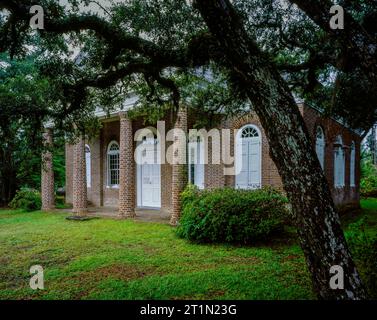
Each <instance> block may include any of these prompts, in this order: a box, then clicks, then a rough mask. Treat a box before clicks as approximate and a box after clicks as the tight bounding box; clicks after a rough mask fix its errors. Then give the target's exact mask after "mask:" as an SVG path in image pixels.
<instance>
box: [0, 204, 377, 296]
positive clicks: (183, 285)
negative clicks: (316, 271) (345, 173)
mask: <svg viewBox="0 0 377 320" xmlns="http://www.w3.org/2000/svg"><path fill="white" fill-rule="evenodd" d="M363 207H364V214H367V215H369V216H370V217H371V218H372V219H371V223H372V224H373V223H376V221H377V200H374V199H373V200H366V201H363ZM68 214H69V213H66V212H64V213H41V212H35V213H24V212H20V211H9V210H8V211H5V210H2V211H0V299H35V298H38V299H311V298H314V296H313V294H312V292H311V286H310V280H309V276H308V273H307V271H306V266H305V263H304V259H303V255H302V252H301V249H300V248H299V246H298V245H297V244H296V241H295V240H294V237H288V238H284V239H282V240H280V241H278V242H274V243H270V244H269V245H268V246H267V245H264V246H262V245H257V246H254V247H236V246H226V245H196V244H191V243H188V242H186V241H184V240H181V239H178V238H177V237H176V235H175V232H174V229H173V228H171V227H169V226H168V225H166V224H162V223H150V222H140V221H124V220H112V219H94V220H90V221H85V222H77V221H67V220H66V219H65V217H66V216H67V215H68ZM359 214H360V213H359ZM358 217H359V215H358V216H351V217H346V220H347V219H348V220H349V221H345V225H347V223H348V222H351V221H354V220H357V219H358ZM36 264H39V265H42V266H43V268H44V270H45V290H42V291H33V290H31V289H30V288H29V279H30V274H29V268H30V266H32V265H36Z"/></svg>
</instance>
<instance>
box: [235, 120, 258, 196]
mask: <svg viewBox="0 0 377 320" xmlns="http://www.w3.org/2000/svg"><path fill="white" fill-rule="evenodd" d="M247 128H252V129H254V130H255V131H256V132H257V134H258V139H259V141H258V144H259V148H258V153H259V160H258V161H259V164H258V165H259V181H257V183H255V184H254V185H250V184H249V183H248V186H247V187H245V186H243V185H241V184H240V183H239V173H240V172H241V170H240V167H242V139H243V138H242V135H243V132H244V131H245V130H246V129H247ZM235 155H236V159H235V160H236V172H237V173H238V174H237V175H236V177H235V187H236V189H259V188H262V133H261V131H260V129H259V128H258V127H257V126H255V125H253V124H247V125H245V126H243V127H242V128H240V129H239V130H238V132H237V136H236V150H235Z"/></svg>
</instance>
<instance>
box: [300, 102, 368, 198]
mask: <svg viewBox="0 0 377 320" xmlns="http://www.w3.org/2000/svg"><path fill="white" fill-rule="evenodd" d="M300 111H301V114H302V115H303V117H304V120H305V123H306V125H307V127H308V130H309V134H310V136H311V138H312V141H313V147H314V148H315V139H316V137H315V136H316V130H317V127H318V126H321V128H322V129H323V131H324V134H325V141H326V146H325V167H324V170H325V174H326V177H327V180H328V182H329V185H330V187H331V191H332V194H333V198H334V201H335V203H336V204H337V205H344V204H358V203H359V200H360V194H359V187H360V144H361V139H360V137H359V136H358V135H357V134H356V133H354V132H353V131H351V130H349V129H347V128H346V127H344V126H343V125H341V124H340V123H338V122H337V121H335V120H332V119H328V118H325V117H323V116H322V115H321V114H320V113H319V112H318V111H316V110H315V109H313V108H311V107H308V106H304V105H300ZM338 135H340V136H341V137H342V140H343V146H345V164H346V169H345V187H343V188H335V187H334V141H335V139H336V137H337V136H338ZM352 141H354V142H355V147H356V161H355V164H356V169H355V187H350V150H351V149H350V147H351V144H352Z"/></svg>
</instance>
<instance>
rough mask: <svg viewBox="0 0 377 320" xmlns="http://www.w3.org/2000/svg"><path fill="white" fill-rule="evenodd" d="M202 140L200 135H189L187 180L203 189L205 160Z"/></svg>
mask: <svg viewBox="0 0 377 320" xmlns="http://www.w3.org/2000/svg"><path fill="white" fill-rule="evenodd" d="M204 152H205V150H204V141H203V137H202V136H200V135H195V136H193V137H190V140H189V143H188V178H189V179H188V180H189V182H190V183H191V184H194V185H196V186H197V187H198V188H199V189H204V188H205V184H204V180H205V163H204V162H205V161H204Z"/></svg>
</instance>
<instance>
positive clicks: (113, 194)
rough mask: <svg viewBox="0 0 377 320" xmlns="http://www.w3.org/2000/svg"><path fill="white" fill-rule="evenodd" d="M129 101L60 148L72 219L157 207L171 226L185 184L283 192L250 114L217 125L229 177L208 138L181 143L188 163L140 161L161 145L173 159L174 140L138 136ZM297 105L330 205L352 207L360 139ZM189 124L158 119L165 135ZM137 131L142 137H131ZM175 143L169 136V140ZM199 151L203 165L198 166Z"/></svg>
mask: <svg viewBox="0 0 377 320" xmlns="http://www.w3.org/2000/svg"><path fill="white" fill-rule="evenodd" d="M135 102H136V100H135V99H132V98H130V99H129V100H127V101H126V103H125V105H124V110H123V111H120V112H114V113H112V114H111V115H110V116H108V115H106V114H105V113H104V112H97V113H96V116H97V117H98V118H99V119H100V121H101V123H102V128H101V130H100V134H99V135H98V137H96V138H92V139H90V140H87V139H85V138H84V137H82V138H80V139H78V140H77V141H76V144H75V145H70V144H67V145H66V202H67V203H69V204H72V205H73V211H74V212H75V213H76V214H78V215H80V214H81V215H82V214H86V212H87V210H88V206H92V207H107V208H113V210H114V212H118V215H119V216H120V217H134V216H135V214H138V210H156V212H157V211H159V212H164V213H166V214H169V216H170V217H171V223H172V224H175V223H176V222H177V221H178V218H179V215H180V193H181V192H182V190H183V188H184V187H185V185H186V184H187V183H188V182H190V183H193V184H196V185H197V186H198V187H199V188H202V189H204V188H206V189H207V188H216V187H225V186H229V187H235V188H240V189H255V188H260V187H263V186H273V187H276V188H279V189H282V190H283V187H282V181H281V178H280V176H279V174H278V171H277V169H276V166H275V164H274V163H273V161H272V160H271V158H270V156H269V146H268V141H267V138H266V135H265V133H264V131H263V128H262V126H261V124H260V121H259V119H258V117H257V116H256V115H255V114H253V113H250V114H248V115H245V116H242V117H239V118H233V119H226V120H223V121H220V123H219V125H218V127H217V129H231V130H229V134H230V139H229V141H230V148H229V155H228V156H229V158H230V159H233V168H234V169H233V170H234V171H233V172H234V173H233V174H229V173H226V168H227V167H228V163H225V162H224V159H221V161H220V162H215V161H213V160H214V159H213V157H214V153H213V152H211V151H213V148H217V147H218V146H216V145H215V144H214V143H211V139H209V140H207V142H206V141H204V139H202V138H201V137H200V136H199V135H198V137H194V139H192V137H190V138H187V141H189V142H188V144H187V145H186V146H185V148H186V151H187V152H186V153H185V154H182V155H181V157H184V158H185V159H187V161H186V162H185V164H182V163H181V162H179V161H172V163H169V162H167V161H162V162H161V163H153V162H148V161H144V159H146V158H148V157H149V158H154V159H155V158H157V157H158V158H159V159H160V158H161V154H165V153H164V151H161V148H162V144H164V146H163V147H164V148H163V149H164V150H165V149H166V150H168V151H167V152H166V156H167V157H169V154H168V153H169V152H170V153H172V154H175V153H177V152H178V151H177V150H175V149H174V147H172V148H169V147H171V146H172V145H173V142H166V141H162V140H161V139H162V138H161V137H163V138H164V137H165V136H164V134H165V133H164V134H161V133H160V132H158V131H156V129H154V128H151V129H150V130H149V132H152V133H149V134H146V135H145V136H143V130H141V129H143V128H144V121H143V119H133V120H131V119H130V118H128V115H127V110H130V109H131V108H132V107H133V105H134V104H135ZM299 108H300V111H301V114H302V115H303V118H304V120H305V122H306V125H307V127H308V130H309V132H310V135H311V138H312V141H313V148H314V149H315V150H316V153H317V155H318V158H319V161H320V163H321V166H322V168H323V170H324V172H325V175H326V177H327V179H328V182H329V184H330V187H331V190H332V195H333V198H334V201H335V203H336V204H337V205H339V206H343V205H359V184H360V144H361V136H360V135H359V134H358V132H355V131H353V130H351V129H349V128H347V127H346V126H345V125H344V124H342V122H341V121H338V120H335V119H329V118H326V117H324V116H322V114H321V112H319V111H318V110H316V109H314V108H312V107H310V106H308V105H306V104H303V103H299ZM193 119H194V115H191V114H190V111H187V110H186V109H183V108H182V109H180V110H179V112H178V115H177V116H176V117H175V118H172V117H171V116H167V117H166V118H165V119H163V120H164V121H165V129H166V131H169V130H170V129H174V128H175V129H181V131H183V132H187V131H188V129H189V128H192V127H193V125H194V120H193ZM139 132H141V137H140V136H139V137H138V133H139ZM281 134H284V132H282V133H281ZM139 135H140V134H139ZM276 138H277V139H278V138H279V137H276ZM45 139H46V142H47V143H51V142H52V130H51V129H47V130H46V133H45ZM176 139H177V137H175V136H174V134H173V137H172V139H171V141H175V140H176ZM135 140H136V141H135ZM160 140H161V141H160ZM163 140H165V139H163ZM220 149H221V148H220ZM220 149H219V150H220ZM206 152H207V153H208V163H207V162H205V161H202V159H203V154H204V153H206ZM175 156H176V154H175ZM178 157H179V156H178ZM173 158H174V155H173ZM51 159H52V155H51V154H49V153H48V152H47V153H45V154H44V155H43V161H44V163H45V165H44V167H43V169H42V199H43V209H45V210H49V209H51V208H52V207H54V193H53V174H52V160H51ZM138 159H139V160H140V161H138ZM181 160H182V159H181ZM230 170H231V169H230ZM230 172H232V171H230Z"/></svg>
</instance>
